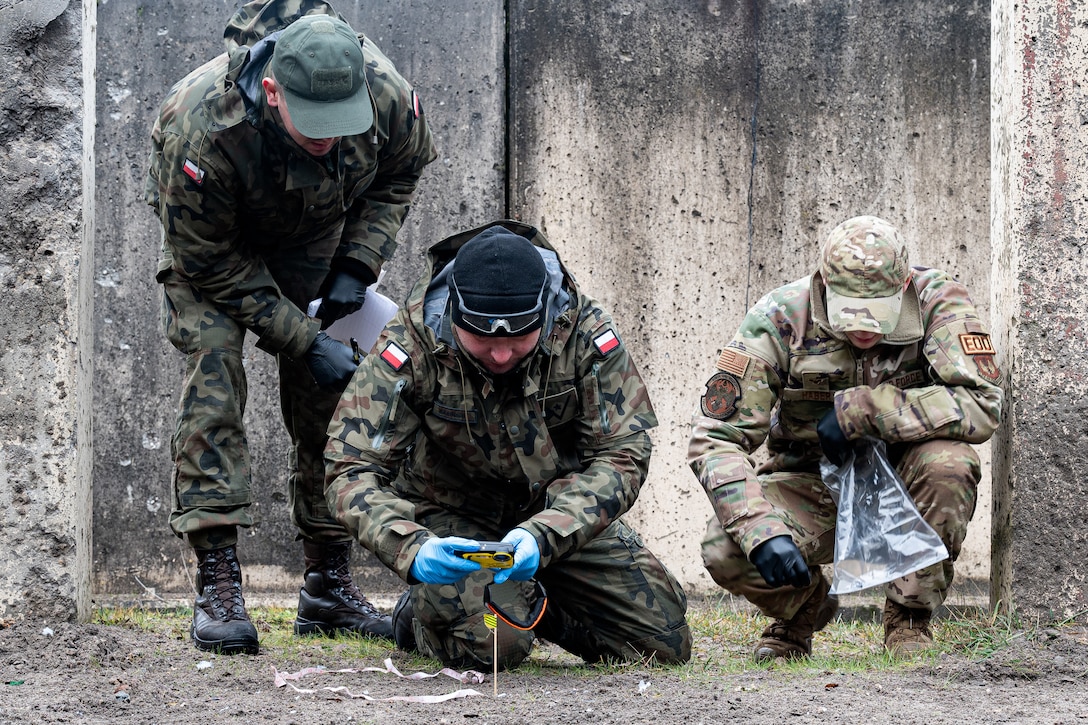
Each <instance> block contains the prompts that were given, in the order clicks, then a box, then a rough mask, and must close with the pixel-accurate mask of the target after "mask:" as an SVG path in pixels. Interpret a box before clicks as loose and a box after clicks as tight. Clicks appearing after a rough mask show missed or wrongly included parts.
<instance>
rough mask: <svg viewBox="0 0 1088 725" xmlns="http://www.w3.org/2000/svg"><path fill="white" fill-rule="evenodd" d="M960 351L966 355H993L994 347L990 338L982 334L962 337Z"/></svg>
mask: <svg viewBox="0 0 1088 725" xmlns="http://www.w3.org/2000/svg"><path fill="white" fill-rule="evenodd" d="M960 349H961V350H963V352H964V354H966V355H993V354H994V346H993V343H991V342H990V336H989V335H986V334H980V333H970V334H963V335H960Z"/></svg>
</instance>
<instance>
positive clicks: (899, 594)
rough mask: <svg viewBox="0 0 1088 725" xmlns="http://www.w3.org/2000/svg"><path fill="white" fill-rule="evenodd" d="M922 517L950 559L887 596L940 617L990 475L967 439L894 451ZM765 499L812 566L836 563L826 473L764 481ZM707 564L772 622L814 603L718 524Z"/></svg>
mask: <svg viewBox="0 0 1088 725" xmlns="http://www.w3.org/2000/svg"><path fill="white" fill-rule="evenodd" d="M888 457H889V460H890V462H891V463H892V464H893V465H894V466H895V468H896V470H897V471H898V472H899V476H900V477H901V478H902V479H903V482H904V484H906V487H907V491H908V493H910V496H911V498H913V499H914V503H915V505H916V506H917V507H918V511H919V513H921V514H922V517H923V518H924V519H925V520H926V522H927V523H928V524H929V525H930V526H932V527H933V529H934V530H935V531H936V532H937V534H938V535H939V536H940V537H941V540H942V541H943V542H944V545H945V546H946V547H948V553H949V558H948V559H945V560H944V561H942V562H939V563H937V564H934V565H932V566H929V567H926V568H924V569H921V570H919V571H916V572H914V573H913V574H909V575H907V576H905V577H901V578H899V579H896V580H895V581H892V582H889V583H888V584H886V585H885V587H884V591H885V595H886V596H887V598H888V599H889V600H891V601H893V602H896V603H898V604H902V605H904V606H906V607H910V608H912V609H925V610H929V611H933V610H934V609H936V608H937V607H938V606H940V605H941V603H942V602H944V599H945V596H946V595H947V593H948V587H949V586H950V585H951V584H952V577H953V575H954V569H953V562H955V560H956V558H957V557H958V556H959V553H960V546H961V545H962V544H963V538H964V536H966V534H967V523H968V522H969V521H970V520H971V516H972V515H973V514H974V511H975V491H976V488H977V486H978V481H979V478H980V477H981V476H982V473H981V469H980V464H979V459H978V454H977V453H975V450H974V448H973V447H972V446H971V445H970V444H968V443H963V442H960V441H951V440H932V441H926V442H923V443H916V444H898V445H889V446H888ZM760 480H761V482H762V484H763V493H764V495H765V496H766V497H767V500H768V501H770V502H771V504H772V505H773V506H774V508H775V513H776V514H777V515H778V516H779V517H781V518H782V520H783V521H784V522H785V523H786V525H787V526H788V527H789V528H790V530H791V531H792V534H793V540H794V542H795V543H796V544H797V546H798V548H799V549H800V550H801V554H802V555H803V556H804V557H805V561H806V562H808V564H809V566H811V567H817V566H819V565H821V564H830V563H831V562H832V557H833V556H834V554H835V518H836V508H835V502H834V500H833V499H832V498H831V493H830V492H829V491H828V489H827V487H826V486H824V484H823V482H822V481H821V480H820V476H819V474H810V473H786V472H776V473H768V474H764V475H761V476H760ZM702 548H703V565H704V566H706V568H707V571H709V572H710V576H711V577H712V578H713V579H714V581H715V582H717V583H718V584H719V585H720V586H722V587H724V588H725V589H727V590H728V591H729V592H731V593H733V594H735V595H737V596H742V597H744V598H745V599H747V600H748V601H750V602H752V604H754V605H756V606H757V607H758V608H759V609H760V610H761V611H762V612H763V613H764V614H765V615H767V616H768V617H774V618H781V619H789V618H791V617H793V615H794V614H796V612H797V610H798V609H800V607H801V605H802V604H804V603H805V601H807V600H808V598H809V596H810V595H811V594H812V592H813V591H814V590H815V588H816V581H815V580H813V582H812V584H811V585H810V586H809V587H808V588H806V589H795V588H793V587H792V586H787V587H778V588H775V587H771V586H769V585H768V584H767V582H765V581H764V580H763V577H762V576H760V574H759V572H758V571H757V570H756V568H755V567H754V566H752V564H751V563H750V562H749V561H748V557H747V556H745V554H744V552H743V551H742V550H741V548H740V547H739V546H737V544H736V542H735V541H733V539H732V538H730V537H729V535H728V534H726V533H725V531H724V530H723V528H722V526H721V524H720V523H719V522H718V520H717V518H713V519H711V521H710V524H709V526H708V527H707V532H706V536H705V537H704V538H703V547H702Z"/></svg>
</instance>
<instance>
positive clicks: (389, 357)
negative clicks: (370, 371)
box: [381, 342, 408, 370]
mask: <svg viewBox="0 0 1088 725" xmlns="http://www.w3.org/2000/svg"><path fill="white" fill-rule="evenodd" d="M381 358H382V360H385V362H386V363H388V364H389V367H391V368H393V369H394V370H400V369H401V368H402V367H404V363H406V362H408V353H406V352H405V351H404V349H403V348H402V347H401V346H400V345H398V344H397V343H395V342H390V343H389V344H388V345H386V346H385V349H384V350H382V354H381Z"/></svg>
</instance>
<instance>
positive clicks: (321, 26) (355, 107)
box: [272, 15, 374, 138]
mask: <svg viewBox="0 0 1088 725" xmlns="http://www.w3.org/2000/svg"><path fill="white" fill-rule="evenodd" d="M272 75H274V76H275V78H276V83H277V84H278V85H279V87H280V90H281V91H282V92H283V95H284V97H285V99H286V101H287V112H288V113H289V114H290V115H291V123H293V124H294V126H295V128H296V129H298V132H299V133H301V134H302V135H303V136H306V137H307V138H334V137H337V136H354V135H355V134H360V133H363V132H365V131H366V130H367V129H369V128H370V127H371V126H372V125H374V108H373V107H372V106H371V103H370V91H369V89H368V88H367V84H366V60H365V59H364V58H363V46H362V44H361V43H360V42H359V37H358V36H357V35H356V34H355V31H354V30H352V29H351V26H350V25H348V24H347V23H345V22H344V21H343V20H340V19H339V18H334V17H331V16H329V15H304V16H303V17H301V18H299V19H298V20H296V21H295V22H293V23H291V24H290V25H288V26H287V27H286V28H284V29H283V31H281V32H280V35H279V38H277V40H276V48H275V50H274V51H273V53H272Z"/></svg>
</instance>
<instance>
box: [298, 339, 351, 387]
mask: <svg viewBox="0 0 1088 725" xmlns="http://www.w3.org/2000/svg"><path fill="white" fill-rule="evenodd" d="M304 362H305V363H306V367H307V368H309V370H310V374H311V375H313V376H314V380H315V381H316V382H317V384H318V385H320V386H321V387H323V388H343V387H344V386H345V385H347V383H348V381H349V380H351V376H352V375H354V374H355V368H357V367H358V365H357V364H356V363H355V354H354V353H353V352H352V351H351V348H350V347H348V346H347V345H345V344H344V343H342V342H340V341H339V340H334V339H332V338H331V337H329V336H328V335H326V334H325V333H324V332H319V333H317V338H316V339H315V340H314V344H312V345H310V349H309V350H307V351H306V356H305V358H304Z"/></svg>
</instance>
